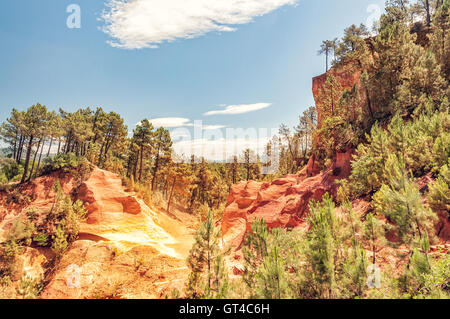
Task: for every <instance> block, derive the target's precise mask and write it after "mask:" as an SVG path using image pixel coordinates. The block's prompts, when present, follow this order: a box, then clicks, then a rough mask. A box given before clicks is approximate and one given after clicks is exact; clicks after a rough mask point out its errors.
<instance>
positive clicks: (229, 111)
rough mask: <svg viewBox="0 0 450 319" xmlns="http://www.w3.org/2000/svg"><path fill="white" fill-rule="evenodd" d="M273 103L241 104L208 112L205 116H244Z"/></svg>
mask: <svg viewBox="0 0 450 319" xmlns="http://www.w3.org/2000/svg"><path fill="white" fill-rule="evenodd" d="M271 105H272V103H255V104H240V105H229V106H227V107H225V109H224V110H215V111H209V112H206V113H205V114H204V115H205V116H209V115H234V114H244V113H249V112H254V111H258V110H262V109H265V108H267V107H269V106H271Z"/></svg>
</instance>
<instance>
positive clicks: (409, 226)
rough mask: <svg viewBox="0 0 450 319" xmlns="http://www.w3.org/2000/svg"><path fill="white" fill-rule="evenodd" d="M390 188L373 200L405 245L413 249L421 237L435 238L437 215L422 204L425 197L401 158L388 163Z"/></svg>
mask: <svg viewBox="0 0 450 319" xmlns="http://www.w3.org/2000/svg"><path fill="white" fill-rule="evenodd" d="M386 172H387V180H388V184H383V185H382V186H381V189H380V190H379V191H378V192H377V193H376V194H375V195H374V196H373V202H374V206H375V208H376V210H377V212H379V213H381V214H383V215H385V216H386V217H387V218H389V219H390V220H391V221H393V222H394V223H395V230H396V233H397V235H398V237H399V239H400V242H401V243H405V244H408V245H413V244H414V242H415V241H416V239H417V237H419V238H423V236H425V234H433V232H434V230H433V227H434V222H435V221H436V215H435V213H433V212H432V211H431V210H430V209H429V208H426V207H425V205H424V204H423V202H422V197H421V194H420V192H419V190H418V188H417V186H416V185H415V183H414V182H413V181H412V180H411V179H410V177H409V176H408V173H407V172H406V168H405V164H404V162H403V160H402V159H401V158H398V157H397V156H395V155H392V154H391V155H390V156H389V158H388V160H387V162H386Z"/></svg>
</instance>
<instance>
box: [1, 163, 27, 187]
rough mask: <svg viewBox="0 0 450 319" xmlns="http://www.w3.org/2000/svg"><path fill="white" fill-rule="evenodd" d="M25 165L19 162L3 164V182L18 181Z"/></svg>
mask: <svg viewBox="0 0 450 319" xmlns="http://www.w3.org/2000/svg"><path fill="white" fill-rule="evenodd" d="M23 171H24V167H23V166H22V165H21V164H19V163H17V162H12V163H11V164H9V165H6V166H3V168H2V174H3V176H4V178H5V180H4V181H3V182H17V181H19V180H20V178H21V177H22V174H23Z"/></svg>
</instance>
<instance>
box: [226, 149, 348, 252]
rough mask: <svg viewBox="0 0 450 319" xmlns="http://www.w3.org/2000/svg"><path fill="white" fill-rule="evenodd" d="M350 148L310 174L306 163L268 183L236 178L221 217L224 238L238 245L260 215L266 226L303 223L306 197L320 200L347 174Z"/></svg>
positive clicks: (306, 205)
mask: <svg viewBox="0 0 450 319" xmlns="http://www.w3.org/2000/svg"><path fill="white" fill-rule="evenodd" d="M350 160H351V151H347V152H345V153H338V154H337V156H336V158H335V160H334V161H333V163H332V165H331V166H330V167H329V168H328V169H327V170H325V171H324V172H322V173H320V174H317V175H314V176H311V175H310V174H309V173H308V170H309V167H308V166H307V167H305V168H304V169H303V170H302V171H301V172H300V173H299V174H297V175H288V176H286V177H285V178H280V179H276V180H274V181H273V182H271V183H259V182H255V181H245V182H240V183H238V184H236V185H233V186H232V187H231V191H230V194H229V196H228V199H227V205H226V209H225V212H224V216H223V219H222V233H223V234H224V239H225V242H226V243H227V244H229V245H231V246H232V247H234V248H239V247H240V246H241V244H242V242H243V239H244V236H245V234H246V233H247V232H248V231H251V224H252V223H253V222H254V221H257V220H260V219H263V220H264V221H265V222H266V223H267V225H268V227H269V228H278V227H282V228H296V227H303V226H304V217H305V214H306V213H307V212H308V211H309V203H310V201H312V200H314V201H320V200H321V199H322V196H323V195H324V194H325V193H327V192H328V193H330V194H332V195H335V194H336V190H337V187H338V185H337V184H336V183H335V180H336V179H342V178H347V177H348V176H349V174H350Z"/></svg>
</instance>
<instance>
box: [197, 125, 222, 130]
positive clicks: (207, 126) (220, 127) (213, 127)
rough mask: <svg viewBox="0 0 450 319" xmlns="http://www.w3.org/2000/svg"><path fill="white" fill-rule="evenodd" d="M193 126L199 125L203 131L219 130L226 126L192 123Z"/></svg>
mask: <svg viewBox="0 0 450 319" xmlns="http://www.w3.org/2000/svg"><path fill="white" fill-rule="evenodd" d="M194 126H196V127H200V128H201V129H202V130H204V131H213V130H220V129H223V128H226V127H227V126H226V125H203V124H202V125H196V124H194Z"/></svg>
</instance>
